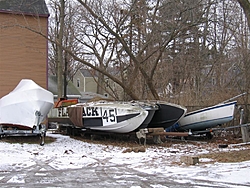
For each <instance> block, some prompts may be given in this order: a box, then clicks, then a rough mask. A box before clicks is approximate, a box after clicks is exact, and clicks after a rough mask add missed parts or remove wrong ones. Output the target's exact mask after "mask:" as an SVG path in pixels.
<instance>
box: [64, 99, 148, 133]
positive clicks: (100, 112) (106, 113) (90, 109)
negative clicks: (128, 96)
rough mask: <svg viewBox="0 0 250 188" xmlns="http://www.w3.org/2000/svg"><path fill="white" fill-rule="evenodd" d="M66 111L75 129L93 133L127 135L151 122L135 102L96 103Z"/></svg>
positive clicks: (71, 107)
mask: <svg viewBox="0 0 250 188" xmlns="http://www.w3.org/2000/svg"><path fill="white" fill-rule="evenodd" d="M67 109H68V116H69V119H70V120H71V122H72V123H73V124H74V126H75V127H80V128H85V129H90V130H95V131H106V132H112V133H129V132H132V131H134V130H136V129H138V128H139V127H140V126H141V125H143V124H146V123H148V122H150V121H151V119H150V120H148V119H147V117H148V114H149V112H148V110H147V109H145V108H143V106H142V105H141V104H139V103H137V102H120V101H96V102H87V103H79V104H76V105H72V106H69V107H68V108H67ZM151 118H152V117H151Z"/></svg>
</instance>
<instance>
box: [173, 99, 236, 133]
mask: <svg viewBox="0 0 250 188" xmlns="http://www.w3.org/2000/svg"><path fill="white" fill-rule="evenodd" d="M235 105H236V101H233V102H230V103H223V104H218V105H215V106H211V107H208V108H204V109H200V110H197V111H194V112H190V113H187V114H186V115H185V116H184V117H183V118H182V119H181V120H180V121H179V122H178V124H176V125H175V129H177V130H178V131H188V130H192V131H201V130H206V129H209V128H213V127H216V126H217V125H221V124H223V123H227V122H229V121H231V120H233V117H234V110H235Z"/></svg>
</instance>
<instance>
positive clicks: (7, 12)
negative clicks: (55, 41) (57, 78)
mask: <svg viewBox="0 0 250 188" xmlns="http://www.w3.org/2000/svg"><path fill="white" fill-rule="evenodd" d="M48 17H49V12H48V9H47V7H46V4H45V1H44V0H39V1H38V0H22V1H19V0H1V1H0V88H1V89H0V98H1V97H3V96H4V95H6V94H8V93H9V92H10V91H12V90H13V89H14V88H15V86H16V85H17V84H18V83H19V81H20V80H21V79H24V78H28V79H32V80H33V81H35V82H36V83H37V84H39V85H40V86H42V87H44V88H46V89H47V86H48V79H47V72H48V71H47V50H48V47H47V40H46V38H45V37H43V36H41V35H39V34H37V33H35V32H32V31H31V30H33V31H34V30H35V31H37V32H41V33H42V34H43V35H45V36H47V29H48Z"/></svg>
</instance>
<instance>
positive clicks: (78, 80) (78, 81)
mask: <svg viewBox="0 0 250 188" xmlns="http://www.w3.org/2000/svg"><path fill="white" fill-rule="evenodd" d="M76 87H80V79H79V78H77V81H76Z"/></svg>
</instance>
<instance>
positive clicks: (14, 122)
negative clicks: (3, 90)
mask: <svg viewBox="0 0 250 188" xmlns="http://www.w3.org/2000/svg"><path fill="white" fill-rule="evenodd" d="M53 105H54V99H53V94H52V93H51V92H49V91H47V90H45V89H44V88H42V87H40V86H39V85H37V84H36V83H35V82H34V81H32V80H30V79H22V80H21V81H20V82H19V84H18V85H17V86H16V88H15V89H14V90H13V91H12V92H10V93H9V94H7V95H6V96H4V97H2V98H1V99H0V125H4V126H8V127H16V128H19V129H33V128H34V126H37V125H40V124H41V123H42V122H43V121H44V120H45V118H46V116H47V114H48V113H49V111H50V109H51V108H52V107H53Z"/></svg>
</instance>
